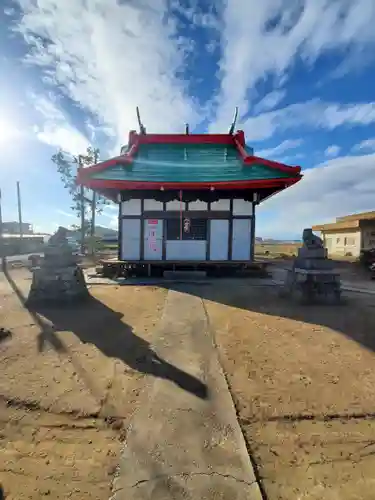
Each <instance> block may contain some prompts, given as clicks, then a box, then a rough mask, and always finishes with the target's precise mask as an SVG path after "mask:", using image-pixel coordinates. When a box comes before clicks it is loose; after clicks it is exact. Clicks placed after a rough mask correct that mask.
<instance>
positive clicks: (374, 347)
mask: <svg viewBox="0 0 375 500" xmlns="http://www.w3.org/2000/svg"><path fill="white" fill-rule="evenodd" d="M166 288H168V289H177V290H179V291H183V292H185V293H188V294H192V295H195V296H197V297H200V298H201V299H203V300H209V301H213V302H217V303H219V304H224V305H227V306H230V307H235V308H238V309H242V310H247V311H253V312H257V313H261V314H266V315H270V316H275V317H283V318H287V319H293V320H296V321H301V322H304V323H310V324H314V325H322V326H326V327H328V328H331V329H332V330H335V331H337V332H341V333H343V334H344V335H345V336H347V337H349V338H350V339H352V340H354V341H355V342H357V343H359V344H361V345H362V346H364V347H365V348H366V349H369V350H371V351H374V352H375V300H374V297H373V296H371V295H366V294H346V295H345V294H344V300H343V304H342V305H328V304H327V305H325V304H320V305H318V304H317V305H306V306H303V305H301V304H298V302H297V301H295V300H292V299H291V300H289V299H286V298H281V297H279V288H278V287H276V286H252V285H251V281H250V280H249V281H245V280H244V281H243V282H242V283H241V281H236V282H234V281H233V282H232V283H231V284H230V283H229V282H228V283H225V282H224V281H222V282H220V281H217V282H216V283H214V282H213V284H212V285H211V284H210V285H207V284H202V285H193V284H186V285H184V286H183V287H182V286H181V285H178V286H174V285H173V284H168V285H167V286H166Z"/></svg>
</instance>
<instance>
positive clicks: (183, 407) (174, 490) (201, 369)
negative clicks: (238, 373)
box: [112, 286, 261, 500]
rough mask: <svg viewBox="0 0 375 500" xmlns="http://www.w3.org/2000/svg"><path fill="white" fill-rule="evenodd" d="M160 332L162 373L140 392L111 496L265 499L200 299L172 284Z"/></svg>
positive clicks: (135, 499)
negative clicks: (173, 287)
mask: <svg viewBox="0 0 375 500" xmlns="http://www.w3.org/2000/svg"><path fill="white" fill-rule="evenodd" d="M184 289H185V290H186V289H187V286H185V288H184ZM157 334H158V338H157V341H156V343H155V351H156V352H157V354H158V356H159V357H160V358H161V361H160V363H161V365H162V366H164V376H163V377H159V378H154V379H150V381H149V385H148V386H147V388H146V390H145V391H144V393H143V395H142V396H141V398H142V401H143V404H142V406H141V408H140V409H139V410H138V411H137V413H136V414H135V415H134V416H133V421H132V424H131V427H130V429H129V430H128V435H127V438H126V442H125V447H124V450H123V454H122V458H121V464H120V470H119V474H118V476H117V478H116V479H115V482H114V485H113V497H112V499H113V500H125V499H126V500H141V499H142V500H151V499H152V500H172V499H173V500H180V499H181V500H182V499H183V500H193V499H194V500H196V499H207V500H211V499H212V500H213V499H215V500H219V499H221V500H236V499H237V500H243V499H247V500H261V495H260V491H259V487H258V483H257V482H256V480H255V476H254V472H253V469H252V466H251V464H250V461H249V457H248V454H247V451H246V446H245V442H244V439H243V437H242V433H241V430H240V428H239V425H238V423H237V419H236V414H235V410H234V407H233V404H232V399H231V396H230V394H229V391H228V388H227V385H226V381H225V377H224V374H223V372H222V370H221V366H220V364H219V361H218V358H217V353H216V349H215V347H214V345H213V341H212V338H211V335H210V333H209V325H208V321H207V317H206V312H205V309H204V305H203V302H202V300H201V299H200V298H197V297H194V296H192V295H188V294H184V293H182V292H178V291H169V292H168V296H167V300H166V305H165V309H164V313H163V317H162V320H161V324H160V328H158V331H157ZM163 360H164V361H163ZM168 363H170V364H168ZM177 367H178V368H177ZM162 373H163V371H162Z"/></svg>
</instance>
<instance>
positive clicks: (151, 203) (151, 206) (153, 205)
mask: <svg viewBox="0 0 375 500" xmlns="http://www.w3.org/2000/svg"><path fill="white" fill-rule="evenodd" d="M144 210H163V202H162V201H156V200H144Z"/></svg>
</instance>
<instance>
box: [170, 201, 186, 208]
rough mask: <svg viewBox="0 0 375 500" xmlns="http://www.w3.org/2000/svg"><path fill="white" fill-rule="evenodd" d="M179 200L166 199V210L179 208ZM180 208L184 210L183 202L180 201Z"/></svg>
mask: <svg viewBox="0 0 375 500" xmlns="http://www.w3.org/2000/svg"><path fill="white" fill-rule="evenodd" d="M180 207H181V202H180V200H173V201H168V203H167V210H180ZM182 210H185V202H184V201H183V202H182Z"/></svg>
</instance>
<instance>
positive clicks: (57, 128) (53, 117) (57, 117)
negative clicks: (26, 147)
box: [30, 93, 90, 154]
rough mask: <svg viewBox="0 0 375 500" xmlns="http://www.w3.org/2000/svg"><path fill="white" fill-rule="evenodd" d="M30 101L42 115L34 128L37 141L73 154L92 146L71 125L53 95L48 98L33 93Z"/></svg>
mask: <svg viewBox="0 0 375 500" xmlns="http://www.w3.org/2000/svg"><path fill="white" fill-rule="evenodd" d="M30 100H31V101H32V103H33V106H34V109H35V110H36V111H37V112H38V113H39V115H40V124H38V125H35V127H34V133H35V135H36V137H37V139H39V140H40V141H42V142H45V143H46V144H49V145H50V146H54V147H57V148H61V149H63V150H64V151H66V152H68V153H71V154H78V153H82V152H84V151H86V148H87V147H88V146H89V145H90V143H89V141H88V139H87V138H86V137H85V136H84V135H83V134H81V133H80V132H79V131H78V130H77V129H76V128H75V127H73V126H72V125H71V124H70V123H69V121H68V120H67V118H66V116H65V115H64V113H63V111H62V110H61V109H60V108H59V106H58V102H57V100H56V99H55V98H54V97H53V96H52V95H49V96H48V97H47V96H39V95H37V94H34V93H33V94H30Z"/></svg>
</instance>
